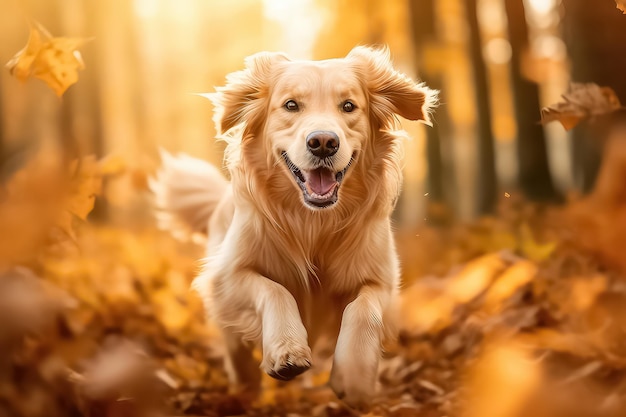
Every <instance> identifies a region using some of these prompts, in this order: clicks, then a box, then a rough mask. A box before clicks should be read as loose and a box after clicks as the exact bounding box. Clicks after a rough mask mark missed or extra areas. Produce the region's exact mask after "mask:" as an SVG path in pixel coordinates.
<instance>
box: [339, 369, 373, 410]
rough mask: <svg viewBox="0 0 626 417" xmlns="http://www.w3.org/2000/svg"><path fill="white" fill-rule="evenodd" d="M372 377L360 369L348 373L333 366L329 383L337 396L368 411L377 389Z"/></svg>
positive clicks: (346, 402) (358, 408) (355, 406)
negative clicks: (363, 373)
mask: <svg viewBox="0 0 626 417" xmlns="http://www.w3.org/2000/svg"><path fill="white" fill-rule="evenodd" d="M370 379H371V378H365V377H363V375H361V374H360V373H359V372H358V371H357V372H353V373H350V374H348V373H346V372H343V371H341V370H336V369H335V368H333V371H332V373H331V375H330V381H329V385H330V388H331V389H332V390H333V391H334V392H335V395H336V396H337V398H339V399H340V400H342V401H343V402H344V403H345V404H346V405H347V406H349V407H351V408H354V409H356V410H359V411H361V412H366V411H368V410H369V408H370V405H371V403H372V400H373V398H374V391H375V383H374V382H373V381H370Z"/></svg>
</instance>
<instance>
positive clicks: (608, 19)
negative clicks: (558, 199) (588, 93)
mask: <svg viewBox="0 0 626 417" xmlns="http://www.w3.org/2000/svg"><path fill="white" fill-rule="evenodd" d="M563 7H564V11H565V13H564V17H563V32H564V39H565V42H566V44H567V49H568V52H569V55H570V58H571V62H572V81H575V82H594V83H597V84H599V85H602V86H608V87H611V88H613V89H614V90H615V92H616V93H617V95H618V97H619V98H620V100H621V101H622V102H626V77H624V74H626V54H624V53H623V52H621V51H622V48H623V45H625V44H626V16H624V15H622V13H621V12H620V11H619V10H617V8H616V7H615V2H614V1H612V0H603V1H596V2H593V5H591V4H590V2H589V1H588V0H563ZM597 136H602V135H600V134H599V133H598V132H597V130H595V129H585V128H584V127H579V128H576V129H574V131H573V147H572V150H573V160H574V164H573V167H574V177H575V178H576V182H577V184H578V185H579V187H580V188H581V189H583V190H584V191H589V190H591V188H592V187H593V185H594V182H595V179H596V176H597V174H598V170H599V167H600V162H601V159H602V158H601V153H602V150H601V146H600V144H601V142H602V139H603V138H602V137H597Z"/></svg>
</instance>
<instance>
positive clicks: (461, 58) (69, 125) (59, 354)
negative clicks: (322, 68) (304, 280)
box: [0, 0, 626, 417]
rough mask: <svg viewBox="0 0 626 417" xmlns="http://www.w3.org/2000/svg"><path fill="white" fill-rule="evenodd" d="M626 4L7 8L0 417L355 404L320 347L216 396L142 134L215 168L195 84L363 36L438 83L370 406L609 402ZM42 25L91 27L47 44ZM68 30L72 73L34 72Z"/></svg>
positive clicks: (559, 413)
mask: <svg viewBox="0 0 626 417" xmlns="http://www.w3.org/2000/svg"><path fill="white" fill-rule="evenodd" d="M616 5H617V6H618V7H621V10H620V9H618V8H616ZM625 8H626V2H625V1H624V0H385V1H376V0H106V1H96V0H5V1H2V2H0V39H1V40H2V42H0V61H2V62H7V63H9V62H10V63H11V64H10V65H8V68H7V69H5V70H4V71H2V72H1V75H0V114H1V118H0V352H2V354H0V417H4V416H11V417H44V416H45V417H56V416H59V417H67V416H72V417H74V416H75V417H78V416H90V417H100V416H106V417H129V416H140V417H143V416H146V417H148V416H150V417H154V416H155V415H161V416H162V415H168V416H173V415H204V416H222V415H251V416H263V415H272V416H274V415H289V416H290V417H295V416H298V415H303V416H314V417H338V416H354V415H355V413H354V411H352V410H348V409H347V407H346V406H345V405H343V404H342V403H341V401H339V400H338V399H337V398H336V397H335V396H334V395H333V394H332V392H331V391H330V390H329V389H328V387H326V386H325V384H326V381H327V380H328V376H329V373H328V367H327V366H325V365H327V364H328V363H327V361H326V359H324V358H323V357H319V358H318V357H315V358H314V368H313V369H312V370H311V371H310V372H307V373H306V374H305V375H304V376H303V378H301V379H299V380H297V381H294V382H291V383H288V384H282V383H279V382H276V381H275V380H272V379H270V378H269V377H267V378H265V379H264V381H263V392H262V395H261V397H260V398H258V399H255V400H254V401H252V403H251V402H250V399H249V398H242V397H241V396H239V395H238V393H236V392H233V391H232V387H231V386H229V383H228V381H227V378H226V375H225V372H224V367H223V350H222V348H221V346H222V345H221V344H220V343H219V342H218V340H219V338H220V335H219V333H218V332H217V331H216V330H215V329H214V328H213V327H212V326H211V324H210V321H205V314H204V311H203V308H202V305H201V303H200V301H199V299H198V297H197V296H195V295H194V294H193V293H192V292H191V291H190V290H189V286H190V282H191V280H192V279H193V277H194V275H195V273H196V272H197V269H198V265H199V262H200V261H199V260H200V259H201V257H202V256H203V253H204V248H203V246H202V244H197V242H181V241H178V240H176V239H173V238H172V236H170V235H169V234H168V233H164V232H162V231H158V230H156V228H155V222H154V218H153V217H154V216H153V215H152V207H151V205H152V201H151V196H150V193H149V191H148V186H147V179H148V177H149V176H150V174H151V173H153V172H154V170H155V169H156V168H157V167H158V165H159V153H158V149H159V147H163V148H165V149H167V150H169V151H171V152H177V151H181V152H185V153H188V154H191V155H193V156H196V157H201V158H205V159H207V160H209V161H211V162H213V163H214V164H217V165H219V164H221V161H222V152H223V146H224V145H223V144H222V143H220V142H217V141H215V140H214V134H215V131H214V126H213V122H212V110H213V109H212V106H211V104H210V102H209V101H208V100H206V99H205V98H203V97H201V96H198V95H197V93H205V92H211V91H214V87H215V86H220V85H223V83H224V82H225V76H226V74H228V73H230V72H232V71H236V70H239V69H241V68H242V66H243V59H244V57H246V56H248V55H250V54H253V53H255V52H258V51H262V50H281V51H284V52H287V53H288V54H290V55H291V56H292V57H293V58H303V59H325V58H332V57H341V56H344V55H345V54H346V53H347V52H348V51H349V50H350V49H351V48H352V47H354V46H355V45H357V44H387V45H389V47H390V50H391V53H392V56H393V59H394V61H395V65H396V66H397V67H398V68H399V69H400V70H401V71H403V72H405V73H407V74H408V75H410V76H411V77H414V78H419V79H422V80H424V81H425V82H426V83H427V84H428V85H429V86H430V87H432V88H436V89H439V90H441V105H440V107H439V108H438V109H437V111H436V113H435V117H434V120H435V122H434V127H433V128H427V127H425V126H423V125H420V124H416V123H412V122H408V121H405V122H404V123H403V126H404V128H405V129H406V130H407V131H408V132H409V133H410V134H411V136H412V137H413V139H412V140H410V141H407V143H406V144H405V146H406V152H405V153H406V156H405V168H404V171H405V183H404V189H403V194H402V197H401V200H400V202H399V204H398V208H397V210H396V213H395V217H396V219H395V220H396V222H395V224H396V229H397V233H396V236H397V241H398V249H399V252H400V257H401V261H402V265H403V281H404V285H403V291H402V297H401V306H400V307H401V311H402V320H401V323H400V337H399V339H398V341H397V342H396V343H395V344H392V346H389V347H387V349H386V351H385V354H384V357H383V360H382V362H381V373H380V378H379V388H380V389H379V394H378V395H377V396H376V398H374V399H373V401H374V403H375V406H374V409H373V414H372V415H381V416H397V417H406V416H424V417H432V416H455V417H456V416H459V417H526V416H528V415H532V416H535V417H596V416H597V417H623V416H624V415H626V411H625V410H626V344H625V343H624V341H626V285H625V282H626V258H625V257H624V254H623V248H624V247H626V210H625V209H624V207H625V204H626V186H625V184H626V183H625V179H626V123H624V120H625V117H624V114H625V112H624V109H623V108H622V107H621V104H620V103H619V99H620V98H621V99H622V100H626V77H625V76H624V74H626V53H624V52H625V49H624V48H625V47H626V46H625V45H626V16H625V15H623V14H622V10H624V9H625ZM33 22H39V24H41V25H42V26H43V27H45V28H47V30H49V31H50V32H51V34H52V36H54V37H69V38H81V39H85V41H82V40H81V41H75V40H71V39H70V40H69V41H68V40H59V41H58V44H54V45H56V49H55V48H52V47H50V45H51V44H53V42H52V41H50V40H49V39H44V40H46V41H47V42H48V43H47V44H46V45H48V49H45V48H44V47H43V46H42V44H41V42H39V43H37V42H36V41H37V38H36V36H33V35H32V33H33V32H31V30H32V28H35V29H37V30H39V32H37V33H39V34H42V33H44V32H43V30H42V29H41V28H40V27H38V26H36V25H35V24H34V23H33ZM29 32H31V35H30V36H31V37H30V38H29ZM42 36H44V38H45V37H46V36H45V34H44V35H42ZM29 39H30V41H29ZM27 42H28V45H30V46H31V47H32V48H30V49H29V48H26V49H25V50H24V51H23V53H22V55H21V58H20V60H18V61H15V60H13V59H12V58H13V57H14V56H15V55H16V53H18V51H20V50H21V49H22V48H24V45H27ZM33 45H37V46H38V47H39V48H40V49H37V48H34V47H33ZM54 45H53V46H54ZM59 45H61V46H63V48H64V49H62V48H61V46H59ZM68 45H69V46H68ZM59 48H61V49H59ZM75 49H78V51H80V53H81V54H82V59H83V61H84V68H82V69H80V70H79V71H78V82H76V83H75V84H73V85H71V86H69V88H68V89H67V91H65V92H64V93H63V94H59V93H61V92H62V89H59V87H58V86H57V88H56V93H57V94H59V95H57V94H55V91H53V89H51V88H50V86H49V85H46V83H44V82H42V81H41V80H38V79H32V80H31V79H28V80H26V79H27V78H29V77H30V78H33V77H35V78H37V77H39V78H43V79H47V80H48V81H50V79H51V75H53V74H54V75H56V76H58V75H59V72H58V71H61V75H63V71H65V69H67V68H69V67H63V68H64V69H61V70H59V68H53V67H51V66H46V65H48V64H49V62H50V61H55V60H65V61H66V63H67V62H70V63H71V65H70V67H71V66H74V67H77V66H79V64H78V62H79V61H78V60H77V58H76V53H75ZM44 61H45V62H44ZM16 62H17V65H16ZM42 63H43V64H45V65H44V66H43V72H42V73H38V72H37V71H40V70H42V67H37V66H38V65H40V66H41V65H43V64H42ZM55 71H56V72H55ZM67 74H68V73H65V75H66V76H67ZM70 74H71V72H70ZM19 78H23V79H22V80H20V79H19ZM20 81H26V82H20ZM574 82H575V83H596V84H597V85H599V86H601V87H602V88H604V89H600V88H598V87H597V86H594V85H588V84H585V85H578V89H577V90H576V91H570V90H569V89H570V86H571V83H574ZM52 86H54V83H52ZM611 89H612V90H611ZM564 94H565V96H564V97H562V95H564ZM59 96H60V97H59ZM557 102H560V103H561V104H558V105H554V103H557ZM546 106H550V109H551V110H550V111H548V112H543V113H542V108H545V107H546ZM542 115H543V116H544V122H547V121H549V120H558V121H560V122H561V124H559V123H543V124H542V123H541V120H542ZM581 120H584V121H585V122H584V123H580V124H579V125H578V126H576V127H575V128H573V129H570V130H566V129H564V126H565V127H568V128H571V127H573V125H574V124H576V123H577V122H579V121H581ZM200 243H201V242H200ZM573 399H575V401H574V400H573ZM156 410H158V414H157V411H156Z"/></svg>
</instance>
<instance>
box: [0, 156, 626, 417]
mask: <svg viewBox="0 0 626 417" xmlns="http://www.w3.org/2000/svg"><path fill="white" fill-rule="evenodd" d="M33 158H34V159H36V158H37V156H34V157H33ZM40 165H41V164H37V165H32V164H26V165H25V166H24V168H23V169H22V170H20V171H18V172H17V173H15V174H14V175H13V177H12V178H10V179H9V181H8V182H7V183H6V184H5V185H4V187H3V188H4V189H5V190H10V192H6V193H5V196H4V198H3V200H2V204H0V210H3V211H6V210H9V209H10V206H12V205H15V204H17V205H19V207H20V208H21V209H25V208H29V210H31V211H28V210H27V211H26V212H27V213H29V215H32V214H34V213H37V211H36V210H40V211H47V210H49V207H46V208H43V206H41V204H40V202H39V201H38V200H37V199H35V197H34V196H33V193H36V194H37V195H38V197H37V198H47V197H46V195H45V194H43V195H39V194H41V193H40V192H39V187H38V180H37V179H38V178H43V177H48V178H53V177H54V176H53V175H51V174H50V172H40V171H41V169H39V170H38V169H35V168H36V166H40ZM47 169H48V170H50V171H51V172H56V170H58V169H60V170H61V173H60V174H59V175H58V176H56V178H58V181H59V182H63V181H66V182H67V183H66V184H59V185H58V186H57V187H55V188H54V189H55V190H63V193H59V194H57V199H56V200H57V201H58V206H57V207H56V208H55V210H54V213H56V215H47V216H43V215H40V216H36V217H35V218H37V217H38V218H42V219H45V220H46V222H45V223H37V222H35V223H33V222H31V223H29V222H26V221H24V222H22V223H20V227H21V231H22V232H23V233H24V234H25V235H27V236H37V234H35V233H34V232H29V231H28V228H29V227H31V226H32V227H35V228H37V229H38V230H48V231H49V232H50V231H52V230H55V229H59V228H61V230H64V231H67V229H66V224H65V223H64V222H65V220H64V217H63V216H64V215H65V214H66V213H70V214H71V215H72V219H73V222H72V229H71V232H68V233H56V234H55V233H47V234H44V235H45V236H44V238H43V239H35V243H32V242H31V243H30V244H29V245H24V246H20V247H19V248H16V249H15V250H18V249H19V253H13V254H12V255H13V256H11V257H10V258H7V259H3V260H4V261H5V262H3V265H5V267H3V268H2V273H1V278H0V287H1V288H0V324H1V325H0V329H1V331H0V344H1V345H2V348H3V351H4V352H10V354H7V355H3V357H2V358H1V359H0V369H2V372H0V411H1V412H2V413H3V414H5V415H11V416H24V417H31V416H33V417H34V416H44V415H45V416H55V415H58V416H67V415H75V416H101V415H102V416H175V415H176V416H179V415H206V416H222V415H250V416H265V415H291V416H296V415H302V416H316V417H317V416H344V415H345V416H351V415H354V413H355V412H354V411H352V410H349V409H348V408H346V406H344V405H343V404H342V403H341V402H340V401H339V400H337V399H336V398H335V397H334V395H333V394H332V392H331V391H330V389H329V388H328V387H327V386H326V381H327V379H328V374H329V373H328V363H327V362H326V361H325V360H323V359H322V358H321V357H320V358H318V359H317V360H316V366H315V369H313V370H312V371H310V372H309V373H307V374H305V375H304V376H303V377H301V378H299V379H298V380H296V381H293V382H291V383H286V384H285V383H282V382H278V381H274V380H272V379H271V378H269V377H264V379H263V391H262V394H261V396H260V397H259V398H257V399H250V398H244V397H241V396H239V395H238V394H237V393H236V392H232V391H231V390H230V388H229V383H228V379H227V376H226V373H225V371H224V365H223V355H224V350H223V347H222V345H221V342H220V336H219V332H217V331H216V329H215V328H213V327H212V326H211V324H210V323H207V322H205V320H204V311H203V306H202V303H201V302H200V300H199V299H198V298H197V297H196V296H195V295H194V294H193V293H192V292H191V291H190V290H189V284H190V282H191V280H192V278H193V276H194V273H195V271H196V270H197V267H198V262H197V259H199V258H200V257H201V256H202V252H203V248H202V245H198V244H196V243H193V242H180V241H178V240H175V239H173V238H171V237H170V236H169V235H167V234H165V233H161V232H159V231H157V230H156V229H155V228H153V227H147V228H144V229H141V230H131V229H130V228H124V227H113V226H107V225H96V224H91V222H90V221H89V212H90V211H91V210H92V208H93V199H94V196H97V195H98V196H99V195H100V192H101V188H102V187H101V184H102V181H103V179H106V178H107V176H110V175H113V176H119V175H133V173H132V170H130V169H126V167H125V163H124V162H123V161H122V160H120V158H118V157H116V158H107V159H105V160H102V161H98V160H97V159H95V158H94V157H85V158H82V159H81V160H79V161H78V160H77V161H75V162H74V163H72V164H69V166H68V167H67V168H64V169H63V167H58V166H54V165H50V166H49V167H48V168H47ZM31 177H33V178H32V179H31ZM15 196H21V197H24V196H31V197H32V198H33V199H32V200H26V201H25V202H24V201H21V200H16V199H15ZM58 196H64V198H58ZM98 198H106V196H101V197H98ZM583 203H584V201H582V200H581V201H579V202H575V204H574V203H572V204H570V206H567V207H565V208H545V207H538V206H533V205H532V204H529V203H526V202H523V201H520V200H519V199H513V198H503V201H502V204H501V207H500V211H499V213H498V215H497V216H495V217H492V218H484V219H481V220H479V221H477V222H475V223H473V224H469V225H457V224H454V223H452V224H450V225H448V226H441V227H439V228H437V227H426V228H422V229H421V230H419V231H418V232H419V233H415V231H410V232H408V231H407V233H406V234H402V233H400V234H399V236H398V243H399V245H400V248H401V253H402V257H403V258H404V263H405V266H406V268H405V283H406V284H405V288H404V289H403V294H402V304H401V306H400V307H401V308H400V310H401V320H400V324H401V326H400V336H399V338H398V340H397V341H395V342H394V343H391V344H390V346H387V349H386V351H385V354H384V357H383V360H382V363H381V370H380V380H379V392H378V394H377V397H376V398H375V401H374V405H373V407H372V410H371V413H370V415H381V416H413V415H416V416H443V415H447V416H481V417H482V416H486V417H489V416H494V417H496V416H502V417H514V416H520V417H521V416H523V415H531V414H530V413H534V414H536V415H546V416H547V415H549V416H557V417H558V416H571V415H581V416H582V415H585V416H613V415H618V414H615V413H616V412H617V411H616V410H618V411H619V410H622V409H623V407H626V379H625V377H626V373H625V372H626V344H624V342H623V340H626V338H625V337H624V336H626V335H625V334H624V330H623V329H625V328H626V322H624V319H623V318H624V317H626V307H624V306H626V285H624V273H626V268H625V266H626V265H624V264H623V262H616V263H612V262H606V261H605V258H603V257H602V256H599V255H601V254H602V253H604V251H607V252H608V253H611V252H612V251H614V249H613V248H607V247H605V246H603V245H602V243H601V242H595V243H594V248H593V251H592V250H590V248H589V247H588V246H587V245H585V244H584V243H582V241H584V239H580V238H573V237H572V234H571V229H572V228H574V227H577V228H579V229H580V233H581V234H582V236H587V235H592V234H596V233H600V234H601V233H602V231H598V230H597V227H596V226H594V227H593V228H591V229H584V228H585V227H586V226H585V223H584V222H581V221H580V216H581V213H588V214H589V215H590V216H592V217H593V218H598V217H602V216H599V215H598V213H597V211H593V212H592V211H590V210H592V209H591V208H589V207H587V209H584V206H581V204H583ZM581 207H582V208H581ZM593 207H594V208H593V210H597V208H596V206H593ZM585 210H587V211H585ZM605 210H610V208H605ZM42 214H43V213H42ZM0 221H2V220H0ZM4 223H7V220H6V218H5V220H4ZM621 224H626V223H621ZM601 227H604V228H609V227H610V228H611V229H614V228H615V225H614V224H613V225H611V226H609V225H608V224H603V225H602V226H601ZM416 235H419V236H416ZM623 243H625V244H626V242H623ZM621 247H623V246H621ZM5 253H6V252H3V254H5ZM417 254H423V256H424V257H423V258H420V256H415V255H417ZM411 255H413V256H411ZM608 259H613V258H612V257H609V258H608ZM546 390H549V391H550V392H553V393H554V395H545V391H546ZM587 391H590V393H588V392H587ZM577 392H582V393H583V394H578V395H577V400H579V401H578V406H579V407H578V409H575V408H573V407H572V405H571V401H567V398H569V396H571V395H574V393H577ZM495 398H497V401H496V400H494V399H495ZM582 411H585V412H588V413H589V414H580V412H582ZM546 413H548V414H546ZM568 413H569V414H568ZM572 413H578V414H572ZM612 413H613V414H612Z"/></svg>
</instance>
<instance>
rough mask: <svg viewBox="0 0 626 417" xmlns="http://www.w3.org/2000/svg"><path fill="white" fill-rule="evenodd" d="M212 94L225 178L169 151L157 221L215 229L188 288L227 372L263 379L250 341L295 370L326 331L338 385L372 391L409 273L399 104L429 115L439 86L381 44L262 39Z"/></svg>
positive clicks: (266, 366)
mask: <svg viewBox="0 0 626 417" xmlns="http://www.w3.org/2000/svg"><path fill="white" fill-rule="evenodd" d="M211 98H212V100H213V103H214V105H215V122H216V125H217V131H218V133H219V134H220V136H221V137H222V138H224V139H225V140H226V141H227V143H228V146H227V150H226V162H227V167H228V170H229V173H230V181H227V180H226V179H225V178H224V177H223V176H222V175H221V173H220V172H219V171H218V169H217V168H215V167H213V166H211V165H209V164H207V163H205V162H202V161H199V160H196V159H193V158H190V157H187V156H179V157H173V156H171V155H168V154H164V161H163V166H162V168H161V169H160V171H159V172H158V174H157V175H156V177H155V179H154V180H153V181H152V188H153V190H154V192H155V194H156V201H157V207H158V208H159V210H160V222H161V226H163V227H165V228H169V229H176V228H178V227H180V226H181V225H186V226H188V227H189V228H191V229H192V230H194V231H200V232H208V245H207V258H206V262H205V265H204V267H203V269H202V272H201V273H200V274H199V276H198V277H197V278H196V280H195V282H194V287H195V289H196V290H197V291H198V292H199V293H200V294H201V295H202V297H203V299H204V301H205V303H206V308H207V311H208V313H209V316H210V318H211V319H212V320H214V321H215V322H216V323H217V324H218V325H219V327H220V328H221V329H222V331H223V334H224V338H225V343H226V345H227V348H228V365H229V366H228V368H229V374H230V375H231V377H232V380H233V383H237V384H239V386H242V387H245V388H246V389H248V390H250V391H255V390H257V389H258V387H259V382H260V369H259V364H258V363H257V362H256V361H255V359H254V357H253V351H252V345H251V343H250V342H252V343H257V344H259V345H260V347H261V348H262V352H263V360H262V362H261V364H260V368H261V369H262V370H263V371H265V372H266V373H268V374H269V375H271V376H272V377H274V378H278V379H281V380H289V379H292V378H294V377H295V376H297V375H299V374H300V373H302V372H304V371H306V370H307V369H308V368H309V367H310V366H311V347H313V346H315V343H316V341H318V340H319V338H320V336H322V335H331V337H332V338H333V340H334V341H335V343H336V344H335V351H334V357H333V367H332V372H331V375H330V386H331V388H332V389H333V390H334V392H335V393H336V394H337V396H338V397H339V398H343V399H344V401H345V402H346V403H347V404H348V405H351V406H363V405H367V404H368V402H370V400H371V399H372V396H373V394H374V390H375V384H376V379H377V368H378V362H379V357H380V355H381V344H382V342H383V340H384V339H385V337H387V336H391V335H392V334H393V328H394V326H393V323H392V322H393V320H392V316H393V314H392V311H393V308H394V306H395V304H396V297H397V294H398V287H399V280H400V269H399V265H398V259H397V254H396V249H395V246H394V239H393V235H392V228H391V221H390V215H391V213H392V211H393V209H394V205H395V202H396V199H397V197H398V194H399V192H400V186H401V166H400V164H401V142H402V139H403V134H402V133H401V132H400V131H399V130H398V128H399V124H398V119H397V116H398V115H399V116H402V117H404V118H406V119H410V120H421V121H423V122H426V123H429V121H430V112H431V111H432V109H433V108H434V106H435V104H436V100H437V92H436V91H434V90H430V89H429V88H427V87H426V86H424V85H423V84H422V83H417V82H415V81H413V80H411V79H410V78H409V77H407V76H405V75H403V74H401V73H400V72H398V71H396V70H395V69H394V68H393V66H392V64H391V61H390V56H389V52H388V50H387V49H374V48H369V47H356V48H354V49H353V50H352V51H351V52H350V53H349V54H348V55H347V56H346V57H345V58H341V59H329V60H324V61H295V60H290V59H289V58H288V57H287V56H285V55H284V54H280V53H267V52H264V53H258V54H256V55H253V56H251V57H249V58H248V59H247V60H246V68H245V69H244V70H242V71H239V72H235V73H233V74H230V75H229V76H228V77H227V83H226V86H224V87H221V88H218V89H217V93H214V94H213V95H212V97H211Z"/></svg>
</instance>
